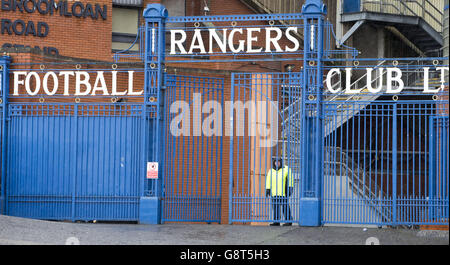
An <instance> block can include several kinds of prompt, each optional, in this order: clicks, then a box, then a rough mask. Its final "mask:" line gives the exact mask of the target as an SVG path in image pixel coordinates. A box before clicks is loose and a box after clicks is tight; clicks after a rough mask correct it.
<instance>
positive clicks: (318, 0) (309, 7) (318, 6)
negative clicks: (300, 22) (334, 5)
mask: <svg viewBox="0 0 450 265" xmlns="http://www.w3.org/2000/svg"><path fill="white" fill-rule="evenodd" d="M302 13H303V14H326V13H327V6H326V5H324V4H323V2H322V0H306V3H305V4H304V5H303V7H302Z"/></svg>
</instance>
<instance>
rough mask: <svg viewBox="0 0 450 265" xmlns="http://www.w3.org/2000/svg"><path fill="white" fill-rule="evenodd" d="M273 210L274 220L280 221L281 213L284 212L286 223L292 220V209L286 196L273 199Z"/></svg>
mask: <svg viewBox="0 0 450 265" xmlns="http://www.w3.org/2000/svg"><path fill="white" fill-rule="evenodd" d="M272 210H273V219H274V220H280V219H281V215H280V211H281V210H282V211H283V214H284V219H285V220H286V221H290V220H292V216H291V207H289V198H288V197H284V196H273V197H272Z"/></svg>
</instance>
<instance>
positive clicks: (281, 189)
mask: <svg viewBox="0 0 450 265" xmlns="http://www.w3.org/2000/svg"><path fill="white" fill-rule="evenodd" d="M293 191H294V180H293V178H292V172H291V169H290V168H289V167H288V166H287V165H286V166H284V167H283V160H282V159H281V158H279V159H274V160H273V166H272V168H271V169H270V170H269V172H267V175H266V196H270V197H271V199H272V209H273V219H274V220H275V222H274V223H272V224H270V225H271V226H279V225H280V223H279V220H280V219H281V216H280V211H281V210H282V211H283V214H284V218H285V220H286V221H288V222H286V223H285V224H283V226H290V225H292V215H291V208H290V207H289V196H291V195H292V193H293Z"/></svg>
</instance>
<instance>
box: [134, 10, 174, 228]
mask: <svg viewBox="0 0 450 265" xmlns="http://www.w3.org/2000/svg"><path fill="white" fill-rule="evenodd" d="M167 17H168V11H167V9H166V8H165V7H164V6H163V5H161V4H149V5H147V8H146V9H145V10H144V19H145V52H144V64H145V77H144V111H143V114H142V115H143V119H144V121H145V126H143V128H144V130H143V142H144V144H143V146H142V148H143V150H142V151H143V153H144V154H145V155H144V156H143V157H144V158H143V161H142V173H143V175H142V176H145V175H146V174H145V173H146V164H147V162H158V178H157V179H150V180H146V181H143V184H142V186H141V194H142V196H143V198H141V203H140V217H139V220H140V222H141V223H150V224H159V223H160V222H161V201H160V200H161V197H162V195H163V192H164V191H163V185H162V184H163V177H164V160H165V156H164V153H165V150H164V149H165V140H164V128H165V126H164V124H165V122H164V120H165V119H164V112H165V111H164V110H165V108H164V102H165V98H164V96H165V95H164V91H165V89H164V69H165V66H164V63H165V62H164V61H165V47H166V41H165V31H166V28H165V24H166V19H167ZM155 110H156V113H155ZM150 137H151V138H150ZM150 146H151V147H150ZM146 184H147V185H146ZM145 187H147V190H146V189H145ZM145 194H147V196H145ZM146 197H147V198H146Z"/></svg>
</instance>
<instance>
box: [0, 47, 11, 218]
mask: <svg viewBox="0 0 450 265" xmlns="http://www.w3.org/2000/svg"><path fill="white" fill-rule="evenodd" d="M10 63H11V58H10V57H9V56H6V55H4V56H1V57H0V93H1V100H2V102H1V104H0V105H1V108H2V175H1V179H0V183H1V196H0V214H5V213H6V173H7V172H6V150H7V149H6V144H7V133H6V130H7V122H8V108H7V107H8V93H9V64H10Z"/></svg>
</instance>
